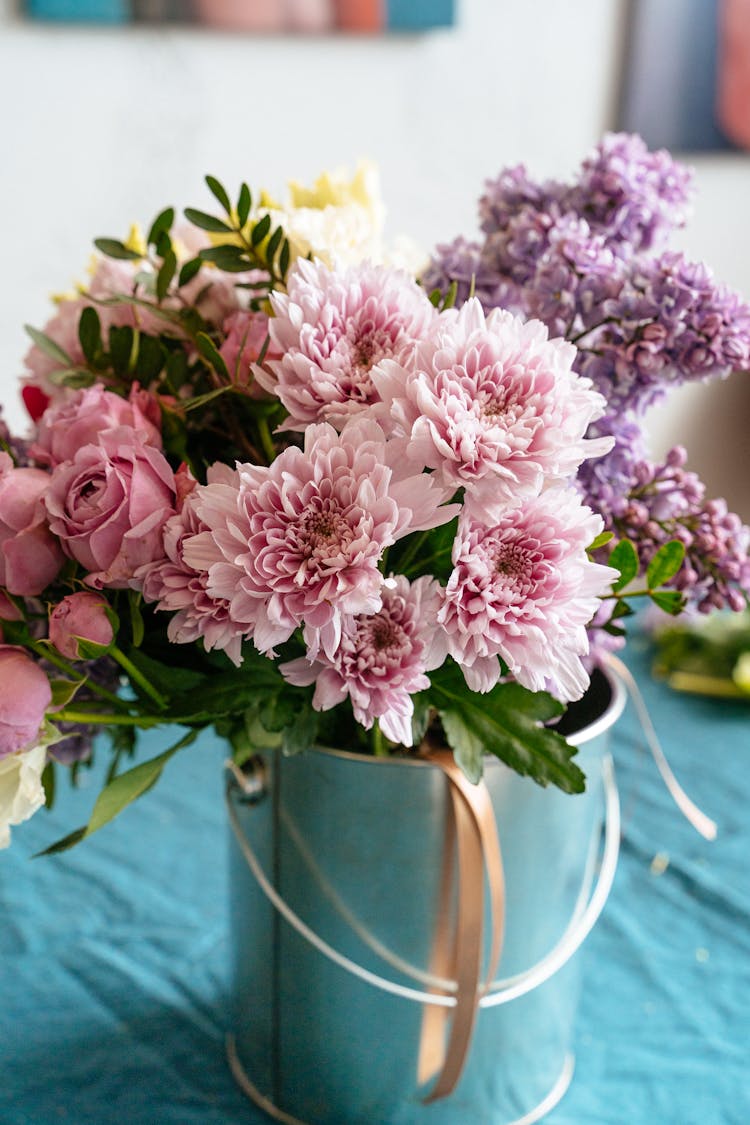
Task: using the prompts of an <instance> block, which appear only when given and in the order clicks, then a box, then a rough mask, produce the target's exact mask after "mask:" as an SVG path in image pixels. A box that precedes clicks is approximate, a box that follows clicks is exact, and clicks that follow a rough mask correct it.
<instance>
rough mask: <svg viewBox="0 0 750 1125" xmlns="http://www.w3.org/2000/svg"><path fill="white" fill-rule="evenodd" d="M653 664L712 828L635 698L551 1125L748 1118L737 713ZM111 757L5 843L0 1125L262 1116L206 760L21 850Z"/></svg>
mask: <svg viewBox="0 0 750 1125" xmlns="http://www.w3.org/2000/svg"><path fill="white" fill-rule="evenodd" d="M649 660H650V655H649V653H648V651H647V646H646V643H645V641H643V640H641V639H640V638H639V637H638V636H636V637H635V638H634V639H633V640H632V641H631V643H630V647H629V650H628V663H629V664H630V667H631V669H632V671H633V672H634V674H635V675H636V677H637V678H638V680H639V683H640V685H641V688H642V690H643V692H644V695H645V697H646V701H647V704H648V706H649V708H650V710H651V713H652V716H653V719H654V721H655V724H656V726H657V729H658V731H659V733H660V736H661V738H662V741H663V744H664V748H665V750H666V752H667V755H668V757H669V759H670V762H671V765H672V767H673V769H674V771H675V773H676V774H677V776H678V778H679V779H680V781H681V782H682V784H683V785H684V787H685V788H686V789H687V791H688V792H689V793H690V795H691V796H692V797H693V799H694V800H695V801H696V803H697V804H698V805H700V806H701V807H702V808H703V809H704V810H705V811H706V812H707V813H708V814H709V815H711V816H713V817H714V818H715V819H716V820H717V822H718V824H719V838H718V840H717V841H716V842H715V843H712V844H710V843H707V842H705V841H704V840H702V839H701V837H699V836H698V835H697V834H696V833H695V832H694V831H693V829H692V828H691V827H690V826H689V825H688V824H687V823H686V822H685V821H684V820H683V818H682V817H681V815H680V813H679V812H678V811H677V809H676V808H675V807H674V805H673V804H672V801H671V798H670V797H669V794H668V793H667V791H666V789H665V788H664V786H663V784H662V782H661V780H660V778H659V776H658V774H657V772H656V769H655V767H654V764H653V762H652V761H651V759H650V757H647V756H646V755H645V754H644V752H643V751H642V750H641V749H639V743H638V726H637V720H636V719H635V717H634V715H633V714H632V711H631V710H630V709H629V710H628V713H627V714H626V716H625V717H624V719H623V720H621V721H620V723H619V724H618V727H617V730H616V732H615V736H614V739H613V749H614V753H615V762H616V766H617V772H618V780H619V785H620V790H621V797H622V801H623V812H624V840H623V847H622V854H621V859H620V864H619V868H618V871H617V875H616V879H615V884H614V888H613V891H612V895H611V897H610V900H609V902H608V904H607V906H606V907H605V910H604V914H603V916H602V918H601V920H600V921H599V923H598V924H597V926H596V927H595V930H594V932H593V934H592V935H591V936H590V937H589V939H588V940H587V942H586V945H585V947H584V950H583V953H582V956H583V957H584V987H583V993H582V997H581V1004H580V1010H579V1015H578V1022H577V1036H576V1044H575V1048H576V1056H577V1060H576V1073H575V1076H574V1079H573V1083H572V1086H571V1088H570V1090H569V1092H568V1094H567V1095H566V1097H565V1098H564V1100H563V1101H562V1102H561V1104H560V1105H559V1106H558V1107H557V1108H555V1109H554V1110H553V1111H552V1112H551V1113H550V1114H549V1115H548V1117H547V1118H546V1120H547V1121H548V1122H550V1123H551V1125H660V1123H671V1122H674V1123H676V1125H677V1123H679V1125H746V1123H747V1122H748V1121H750V1015H749V1014H748V1012H749V1007H750V709H748V707H747V705H742V704H728V703H717V702H714V701H710V700H702V699H696V698H689V697H686V696H682V695H677V694H675V693H673V692H671V691H670V690H669V689H668V688H666V687H665V686H663V685H660V684H657V683H655V682H653V681H652V680H650V678H649V676H648V666H649ZM178 733H179V732H178ZM167 737H168V736H167V735H166V734H165V733H160V734H150V735H149V736H148V740H147V746H146V747H145V748H144V750H145V752H147V753H148V754H149V755H151V754H155V753H158V752H159V751H160V750H162V749H166V747H167V746H168V745H169V743H168V741H167ZM104 764H105V763H104V761H102V762H101V763H100V764H99V765H97V767H96V768H95V770H94V771H93V774H92V775H91V776H90V777H89V776H84V781H85V782H86V781H88V782H89V784H87V785H86V787H85V788H82V789H80V790H79V791H77V792H73V793H71V792H68V791H66V790H65V791H63V792H61V793H60V795H59V798H58V802H59V807H58V808H55V809H54V810H53V811H52V812H51V813H45V812H40V813H38V814H37V815H36V816H35V817H34V818H33V819H32V820H31V821H29V822H28V824H26V825H24V826H22V827H21V828H19V829H16V830H15V831H14V841H13V845H12V847H11V849H10V850H9V851H7V852H5V853H0V1123H2V1125H64V1123H65V1122H69V1123H70V1125H105V1123H108V1122H110V1121H116V1122H118V1123H120V1125H234V1123H237V1125H261V1122H263V1121H266V1120H267V1119H266V1118H265V1117H263V1115H262V1114H260V1112H259V1111H258V1110H257V1109H255V1107H254V1106H252V1105H251V1104H250V1103H249V1102H247V1100H246V1099H245V1097H244V1096H243V1094H242V1093H240V1092H239V1090H238V1089H237V1088H236V1086H235V1084H234V1081H233V1079H232V1077H231V1075H230V1073H229V1070H228V1068H227V1065H226V1062H225V1056H224V1032H225V1029H226V1024H227V1017H226V1011H227V1005H228V990H229V940H228V932H227V926H228V922H227V874H226V856H227V829H226V823H225V813H224V806H223V798H222V778H221V759H220V751H219V749H218V747H213V748H210V749H209V750H207V749H206V747H205V746H204V747H201V746H193V747H190V748H188V749H187V750H185V751H183V752H182V753H181V754H180V755H179V756H178V757H177V758H176V759H174V760H172V761H171V762H170V763H169V764H168V765H167V767H166V770H165V773H164V777H163V779H162V781H161V783H160V785H159V786H158V788H157V789H156V790H154V791H153V792H151V793H149V794H148V795H146V796H145V797H144V798H143V799H142V800H141V801H139V802H138V803H137V804H136V805H135V806H133V807H132V808H131V809H130V810H128V811H127V812H126V814H125V815H124V816H122V817H121V818H120V819H119V820H118V821H116V822H114V823H113V824H111V825H109V826H108V827H106V828H105V829H103V830H102V831H101V832H100V833H99V834H98V835H96V836H95V837H93V838H92V839H91V840H89V841H86V842H85V843H84V844H83V845H82V846H80V847H78V848H76V849H75V850H73V851H72V852H69V853H67V854H65V855H61V856H57V857H52V858H40V859H35V860H31V859H30V857H31V856H32V855H33V854H34V853H35V852H36V851H38V850H39V849H41V848H42V847H44V846H46V845H47V844H49V843H51V842H52V841H53V840H55V839H57V838H58V837H59V836H61V835H64V834H65V833H66V832H68V831H69V830H70V829H71V827H74V826H77V825H78V824H82V823H84V822H85V820H86V818H87V816H88V813H89V811H90V808H91V805H92V803H93V800H94V796H95V793H96V791H97V790H96V785H95V783H96V781H97V779H98V777H100V775H101V770H102V768H103V766H104ZM61 788H62V787H61ZM657 853H664V854H666V855H668V857H669V862H668V865H667V867H666V870H664V872H663V873H662V874H655V873H653V872H652V869H651V864H652V860H653V858H654V856H655V855H656V854H657ZM498 1065H499V1066H501V1065H502V1060H501V1059H499V1060H498ZM373 1125H387V1123H373ZM467 1125H472V1123H467Z"/></svg>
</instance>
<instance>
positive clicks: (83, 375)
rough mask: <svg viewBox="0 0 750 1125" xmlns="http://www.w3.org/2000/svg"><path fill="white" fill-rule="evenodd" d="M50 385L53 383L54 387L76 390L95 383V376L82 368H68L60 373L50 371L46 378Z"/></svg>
mask: <svg viewBox="0 0 750 1125" xmlns="http://www.w3.org/2000/svg"><path fill="white" fill-rule="evenodd" d="M47 378H48V379H49V381H50V383H54V385H55V386H56V387H70V388H71V389H72V390H74V391H75V390H78V389H79V388H80V387H91V386H93V384H94V383H95V382H96V375H95V374H94V372H93V371H86V369H85V368H82V367H70V368H67V369H62V370H60V371H50V373H49V375H48V376H47Z"/></svg>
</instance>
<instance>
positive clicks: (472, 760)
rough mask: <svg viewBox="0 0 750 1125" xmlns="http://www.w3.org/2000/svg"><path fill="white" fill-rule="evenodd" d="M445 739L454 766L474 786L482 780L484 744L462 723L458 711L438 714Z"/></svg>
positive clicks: (446, 711) (445, 711) (462, 720)
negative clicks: (457, 767)
mask: <svg viewBox="0 0 750 1125" xmlns="http://www.w3.org/2000/svg"><path fill="white" fill-rule="evenodd" d="M440 721H441V723H442V724H443V730H444V731H445V737H446V738H447V739H448V744H449V746H450V747H451V749H452V751H453V757H454V758H455V760H456V764H457V765H458V766H460V767H461V769H462V770H463V772H464V773H465V774H466V776H467V777H468V779H469V781H471V782H473V784H474V785H476V784H477V783H478V782H479V781H481V779H482V767H483V761H482V760H483V758H484V753H485V747H484V743H483V742H482V740H481V738H480V737H479V735H477V734H476V733H475V732H474V731H473V730H471V728H470V727H468V726H467V725H466V723H465V722H464V719H463V716H462V714H461V713H460V712H459V711H449V710H447V709H446V710H444V711H441V712H440Z"/></svg>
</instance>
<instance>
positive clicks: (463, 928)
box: [417, 748, 505, 1104]
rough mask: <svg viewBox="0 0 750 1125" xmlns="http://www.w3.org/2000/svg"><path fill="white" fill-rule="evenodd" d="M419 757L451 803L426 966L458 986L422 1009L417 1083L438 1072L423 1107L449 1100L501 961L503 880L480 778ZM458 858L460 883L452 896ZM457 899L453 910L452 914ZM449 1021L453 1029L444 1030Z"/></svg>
mask: <svg viewBox="0 0 750 1125" xmlns="http://www.w3.org/2000/svg"><path fill="white" fill-rule="evenodd" d="M423 757H424V758H426V759H427V761H429V762H432V763H433V764H434V765H436V766H438V767H439V769H441V770H442V772H443V774H444V776H445V778H446V782H447V784H448V788H449V793H450V802H449V803H448V805H447V806H446V825H445V835H444V844H443V862H442V872H441V880H440V894H439V901H438V918H437V924H436V927H435V936H434V939H433V947H432V954H431V957H430V971H431V972H432V973H433V974H434V975H435V976H439V977H443V978H444V979H445V978H449V979H451V980H455V981H456V985H457V990H456V1006H455V1007H454V1008H452V1009H448V1008H444V1007H439V1006H438V1005H435V1004H429V1005H426V1006H425V1010H424V1015H423V1017H422V1034H421V1039H420V1046H419V1060H418V1064H417V1079H418V1082H419V1084H420V1085H422V1084H423V1083H424V1082H428V1081H429V1080H430V1079H431V1078H433V1077H434V1076H435V1075H436V1074H437V1075H438V1078H437V1081H436V1083H435V1086H434V1087H433V1089H432V1091H431V1092H430V1094H429V1095H428V1097H426V1098H425V1104H428V1103H429V1102H434V1101H437V1100H438V1099H439V1098H445V1097H447V1096H448V1094H450V1093H451V1092H452V1091H453V1090H454V1089H455V1087H456V1084H457V1083H458V1080H459V1078H460V1077H461V1074H462V1072H463V1069H464V1066H465V1064H466V1060H467V1058H468V1053H469V1047H470V1046H471V1039H472V1034H473V1031H474V1024H475V1022H476V1017H477V1010H478V1005H479V1000H480V997H481V996H482V994H483V993H484V992H486V991H487V990H488V989H489V986H490V984H491V983H492V981H493V980H494V979H495V975H496V973H497V967H498V964H499V961H500V952H501V949H502V942H503V928H504V922H505V879H504V875H503V863H502V856H501V853H500V841H499V839H498V834H497V824H496V822H495V814H494V812H493V810H492V803H491V801H490V795H489V792H488V791H487V786H486V785H485V784H484V782H483V781H480V782H479V784H478V785H473V784H472V783H471V782H470V781H468V780H467V778H466V777H465V776H464V774H463V773H462V771H461V769H460V768H459V767H458V766H457V765H456V763H455V761H454V758H453V754H452V752H451V751H450V750H433V749H430V748H427V749H425V751H424V752H423ZM456 856H457V859H458V882H457V887H456V890H455V894H454V881H455V875H456V863H455V858H456ZM485 870H486V872H487V883H488V889H489V908H490V914H489V917H490V927H491V935H490V955H489V963H488V967H487V973H486V977H485V981H484V983H482V981H481V976H482V952H483V930H484V878H485ZM454 897H455V911H452V906H453V901H454ZM452 913H454V918H453V925H452V926H451V914H452ZM433 991H435V992H438V991H439V990H437V989H434V990H433ZM443 994H444V993H443ZM451 1015H452V1018H451ZM449 1021H450V1030H449V1031H447V1025H448V1023H449ZM446 1032H447V1036H446ZM446 1037H447V1042H446ZM438 1072H439V1073H438Z"/></svg>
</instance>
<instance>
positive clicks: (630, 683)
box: [606, 653, 718, 840]
mask: <svg viewBox="0 0 750 1125" xmlns="http://www.w3.org/2000/svg"><path fill="white" fill-rule="evenodd" d="M606 660H607V663H608V664H609V666H610V667H611V668H612V669H613V670H614V671H615V672H616V674H617V675H618V676H619V677H620V679H621V680H623V682H624V683H625V685H626V687H627V689H628V692H629V694H630V698H631V699H632V700H633V705H634V707H635V709H636V711H637V713H638V718H639V720H640V724H641V729H642V730H643V737H644V738H645V739H646V744H647V746H648V748H649V750H650V751H651V754H652V756H653V759H654V761H655V762H656V768H657V769H658V771H659V773H660V774H661V776H662V780H663V782H664V784H665V785H666V787H667V789H668V790H669V793H670V796H671V797H672V800H673V801H674V803H675V804H676V805H677V808H678V809H679V810H680V812H681V813H682V815H683V816H684V817H685V819H686V820H687V821H689V822H690V824H692V826H693V828H694V829H695V830H696V832H699V833H700V834H701V836H703V837H704V838H705V839H706V840H715V839H716V835H717V832H718V829H717V827H716V822H715V821H714V820H711V818H710V817H709V816H706V814H705V813H704V812H702V811H701V809H699V808H698V806H697V805H696V804H695V802H694V801H692V800H691V799H690V797H688V795H687V793H686V792H685V790H684V789H683V788H682V786H681V785H680V783H679V781H678V780H677V778H676V777H675V775H674V774H673V773H672V769H671V767H670V765H669V762H668V761H667V757H666V754H665V753H664V751H663V750H662V748H661V743H660V742H659V738H658V735H657V733H656V729H655V728H654V724H653V723H652V721H651V716H650V715H649V713H648V709H647V707H646V704H645V702H644V699H643V696H642V695H641V691H640V688H639V687H638V684H637V683H636V681H635V679H634V677H633V675H632V673H631V672H630V669H629V668H628V667H627V666H626V665H625V664H623V662H622V660H620V659H619V658H618V657H616V656H613V655H612V654H611V653H609V654H608V655H607V658H606Z"/></svg>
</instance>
